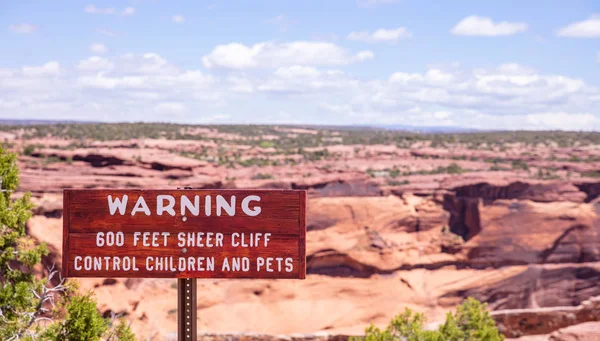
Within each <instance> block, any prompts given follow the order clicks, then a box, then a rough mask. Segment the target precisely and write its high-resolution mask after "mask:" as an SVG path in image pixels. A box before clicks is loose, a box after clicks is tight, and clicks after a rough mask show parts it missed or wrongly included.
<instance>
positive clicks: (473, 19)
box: [451, 15, 527, 37]
mask: <svg viewBox="0 0 600 341" xmlns="http://www.w3.org/2000/svg"><path fill="white" fill-rule="evenodd" d="M525 31H527V24H526V23H522V22H507V21H501V22H497V23H495V22H494V21H493V20H492V19H491V18H487V17H479V16H476V15H472V16H469V17H466V18H464V19H463V20H461V21H460V22H459V23H458V24H456V26H454V28H453V29H452V31H451V32H452V34H454V35H462V36H488V37H494V36H510V35H513V34H517V33H520V32H525Z"/></svg>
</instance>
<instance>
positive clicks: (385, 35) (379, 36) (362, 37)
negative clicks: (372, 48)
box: [347, 27, 412, 43]
mask: <svg viewBox="0 0 600 341" xmlns="http://www.w3.org/2000/svg"><path fill="white" fill-rule="evenodd" d="M410 37H412V33H410V32H409V31H408V30H407V29H406V28H404V27H398V28H394V29H385V28H380V29H378V30H376V31H374V32H372V33H371V32H367V31H360V32H351V33H350V34H349V35H348V37H347V38H348V39H349V40H357V41H364V42H369V43H372V42H381V41H384V42H397V41H398V40H400V39H404V38H410Z"/></svg>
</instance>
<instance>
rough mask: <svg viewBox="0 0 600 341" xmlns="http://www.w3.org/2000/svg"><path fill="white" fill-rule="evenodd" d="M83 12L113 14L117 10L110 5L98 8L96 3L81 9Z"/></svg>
mask: <svg viewBox="0 0 600 341" xmlns="http://www.w3.org/2000/svg"><path fill="white" fill-rule="evenodd" d="M83 11H84V12H85V13H89V14H115V13H117V11H116V10H115V9H114V8H112V7H107V8H98V7H96V5H87V6H85V8H84V9H83Z"/></svg>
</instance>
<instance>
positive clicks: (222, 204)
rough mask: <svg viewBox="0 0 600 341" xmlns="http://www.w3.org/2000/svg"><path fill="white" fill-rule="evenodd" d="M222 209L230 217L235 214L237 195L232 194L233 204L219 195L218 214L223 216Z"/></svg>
mask: <svg viewBox="0 0 600 341" xmlns="http://www.w3.org/2000/svg"><path fill="white" fill-rule="evenodd" d="M221 210H225V212H227V214H229V216H230V217H233V216H234V215H235V195H232V196H231V204H230V203H228V202H227V201H226V200H225V198H223V196H222V195H217V216H219V217H220V216H221Z"/></svg>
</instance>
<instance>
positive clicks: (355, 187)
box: [0, 123, 600, 341]
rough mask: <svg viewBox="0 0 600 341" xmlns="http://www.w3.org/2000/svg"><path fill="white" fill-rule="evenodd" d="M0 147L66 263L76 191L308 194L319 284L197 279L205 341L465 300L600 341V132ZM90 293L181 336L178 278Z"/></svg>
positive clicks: (145, 131) (518, 320)
mask: <svg viewBox="0 0 600 341" xmlns="http://www.w3.org/2000/svg"><path fill="white" fill-rule="evenodd" d="M0 140H1V141H2V143H3V146H4V148H7V149H8V150H11V151H14V152H17V153H18V164H19V168H20V177H21V184H20V187H19V189H18V193H17V196H19V195H22V194H23V193H25V192H31V193H32V195H33V201H34V202H35V205H36V207H35V209H34V210H35V215H34V217H33V218H31V219H30V220H29V222H28V223H27V232H28V234H29V235H31V236H33V237H34V238H35V240H36V241H37V242H44V243H47V244H48V246H49V248H50V250H51V253H50V255H49V256H47V257H45V258H44V260H43V262H44V264H45V265H46V266H50V265H52V264H56V266H57V267H58V268H60V266H61V243H62V239H61V236H62V190H63V189H70V188H161V189H176V188H181V187H191V188H206V189H208V188H210V189H222V188H276V189H305V190H307V192H308V203H307V211H308V213H307V241H306V245H307V250H306V256H307V266H306V270H307V278H306V280H199V281H198V306H197V307H196V308H197V314H198V319H199V320H198V329H199V332H201V333H202V335H204V336H203V337H204V339H206V340H208V339H231V337H233V336H232V335H234V336H235V335H238V336H239V337H238V338H240V339H241V338H244V337H245V338H251V337H252V335H254V338H258V339H286V338H287V339H301V338H303V337H304V338H313V339H318V338H322V339H332V340H333V339H336V340H337V339H340V340H341V339H344V338H345V337H346V336H347V335H358V334H360V333H362V332H363V331H364V329H365V327H367V326H368V325H369V324H371V323H373V324H375V325H378V326H385V325H386V324H387V322H388V321H389V320H390V318H391V317H392V316H394V315H395V314H397V313H399V312H401V311H403V310H404V308H405V307H409V308H411V309H413V310H415V311H419V312H424V313H425V314H426V316H427V321H428V323H429V324H430V325H435V324H436V323H438V322H439V321H440V320H443V318H444V316H445V313H446V312H448V311H450V310H451V309H453V308H455V307H456V306H457V305H458V304H460V303H461V302H462V301H463V299H465V298H467V297H474V298H476V299H478V300H480V301H483V302H487V304H488V308H489V309H490V310H491V312H492V316H493V317H494V319H495V320H496V322H497V324H498V327H499V329H500V331H501V332H502V333H503V334H504V335H505V336H506V337H507V338H509V339H516V340H523V341H527V340H529V341H533V340H555V341H559V340H563V341H567V340H569V341H570V340H598V339H600V334H599V333H598V330H600V286H599V285H598V283H599V281H600V263H598V261H599V260H600V220H599V216H598V214H599V212H600V206H599V202H600V198H598V197H599V195H600V180H599V178H600V133H582V132H556V131H547V132H528V131H515V132H489V133H477V132H474V133H470V132H469V133H435V134H434V133H419V132H406V131H398V130H389V129H376V128H360V127H329V126H324V127H319V126H277V125H270V126H267V125H215V126H196V125H177V124H158V123H155V124H150V123H131V124H125V123H120V124H96V123H85V124H38V125H4V126H2V127H1V130H0ZM38 270H39V271H43V270H42V269H38ZM77 281H78V282H80V290H93V291H94V292H95V295H96V297H97V299H98V302H99V308H100V310H101V312H102V314H104V315H105V316H110V315H111V314H121V315H122V316H124V317H125V318H126V319H127V321H129V322H130V323H131V325H132V328H133V329H134V331H135V332H136V334H137V335H138V336H139V337H142V338H144V339H148V340H163V339H169V338H173V337H174V333H175V331H176V321H177V311H176V307H177V305H176V303H177V302H176V284H175V283H176V281H175V280H173V279H117V278H115V279H112V278H106V279H77ZM228 335H229V336H228ZM281 335H287V336H285V337H284V336H281ZM303 335H304V336H303ZM307 335H308V336H307ZM227 337H229V338H227Z"/></svg>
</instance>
